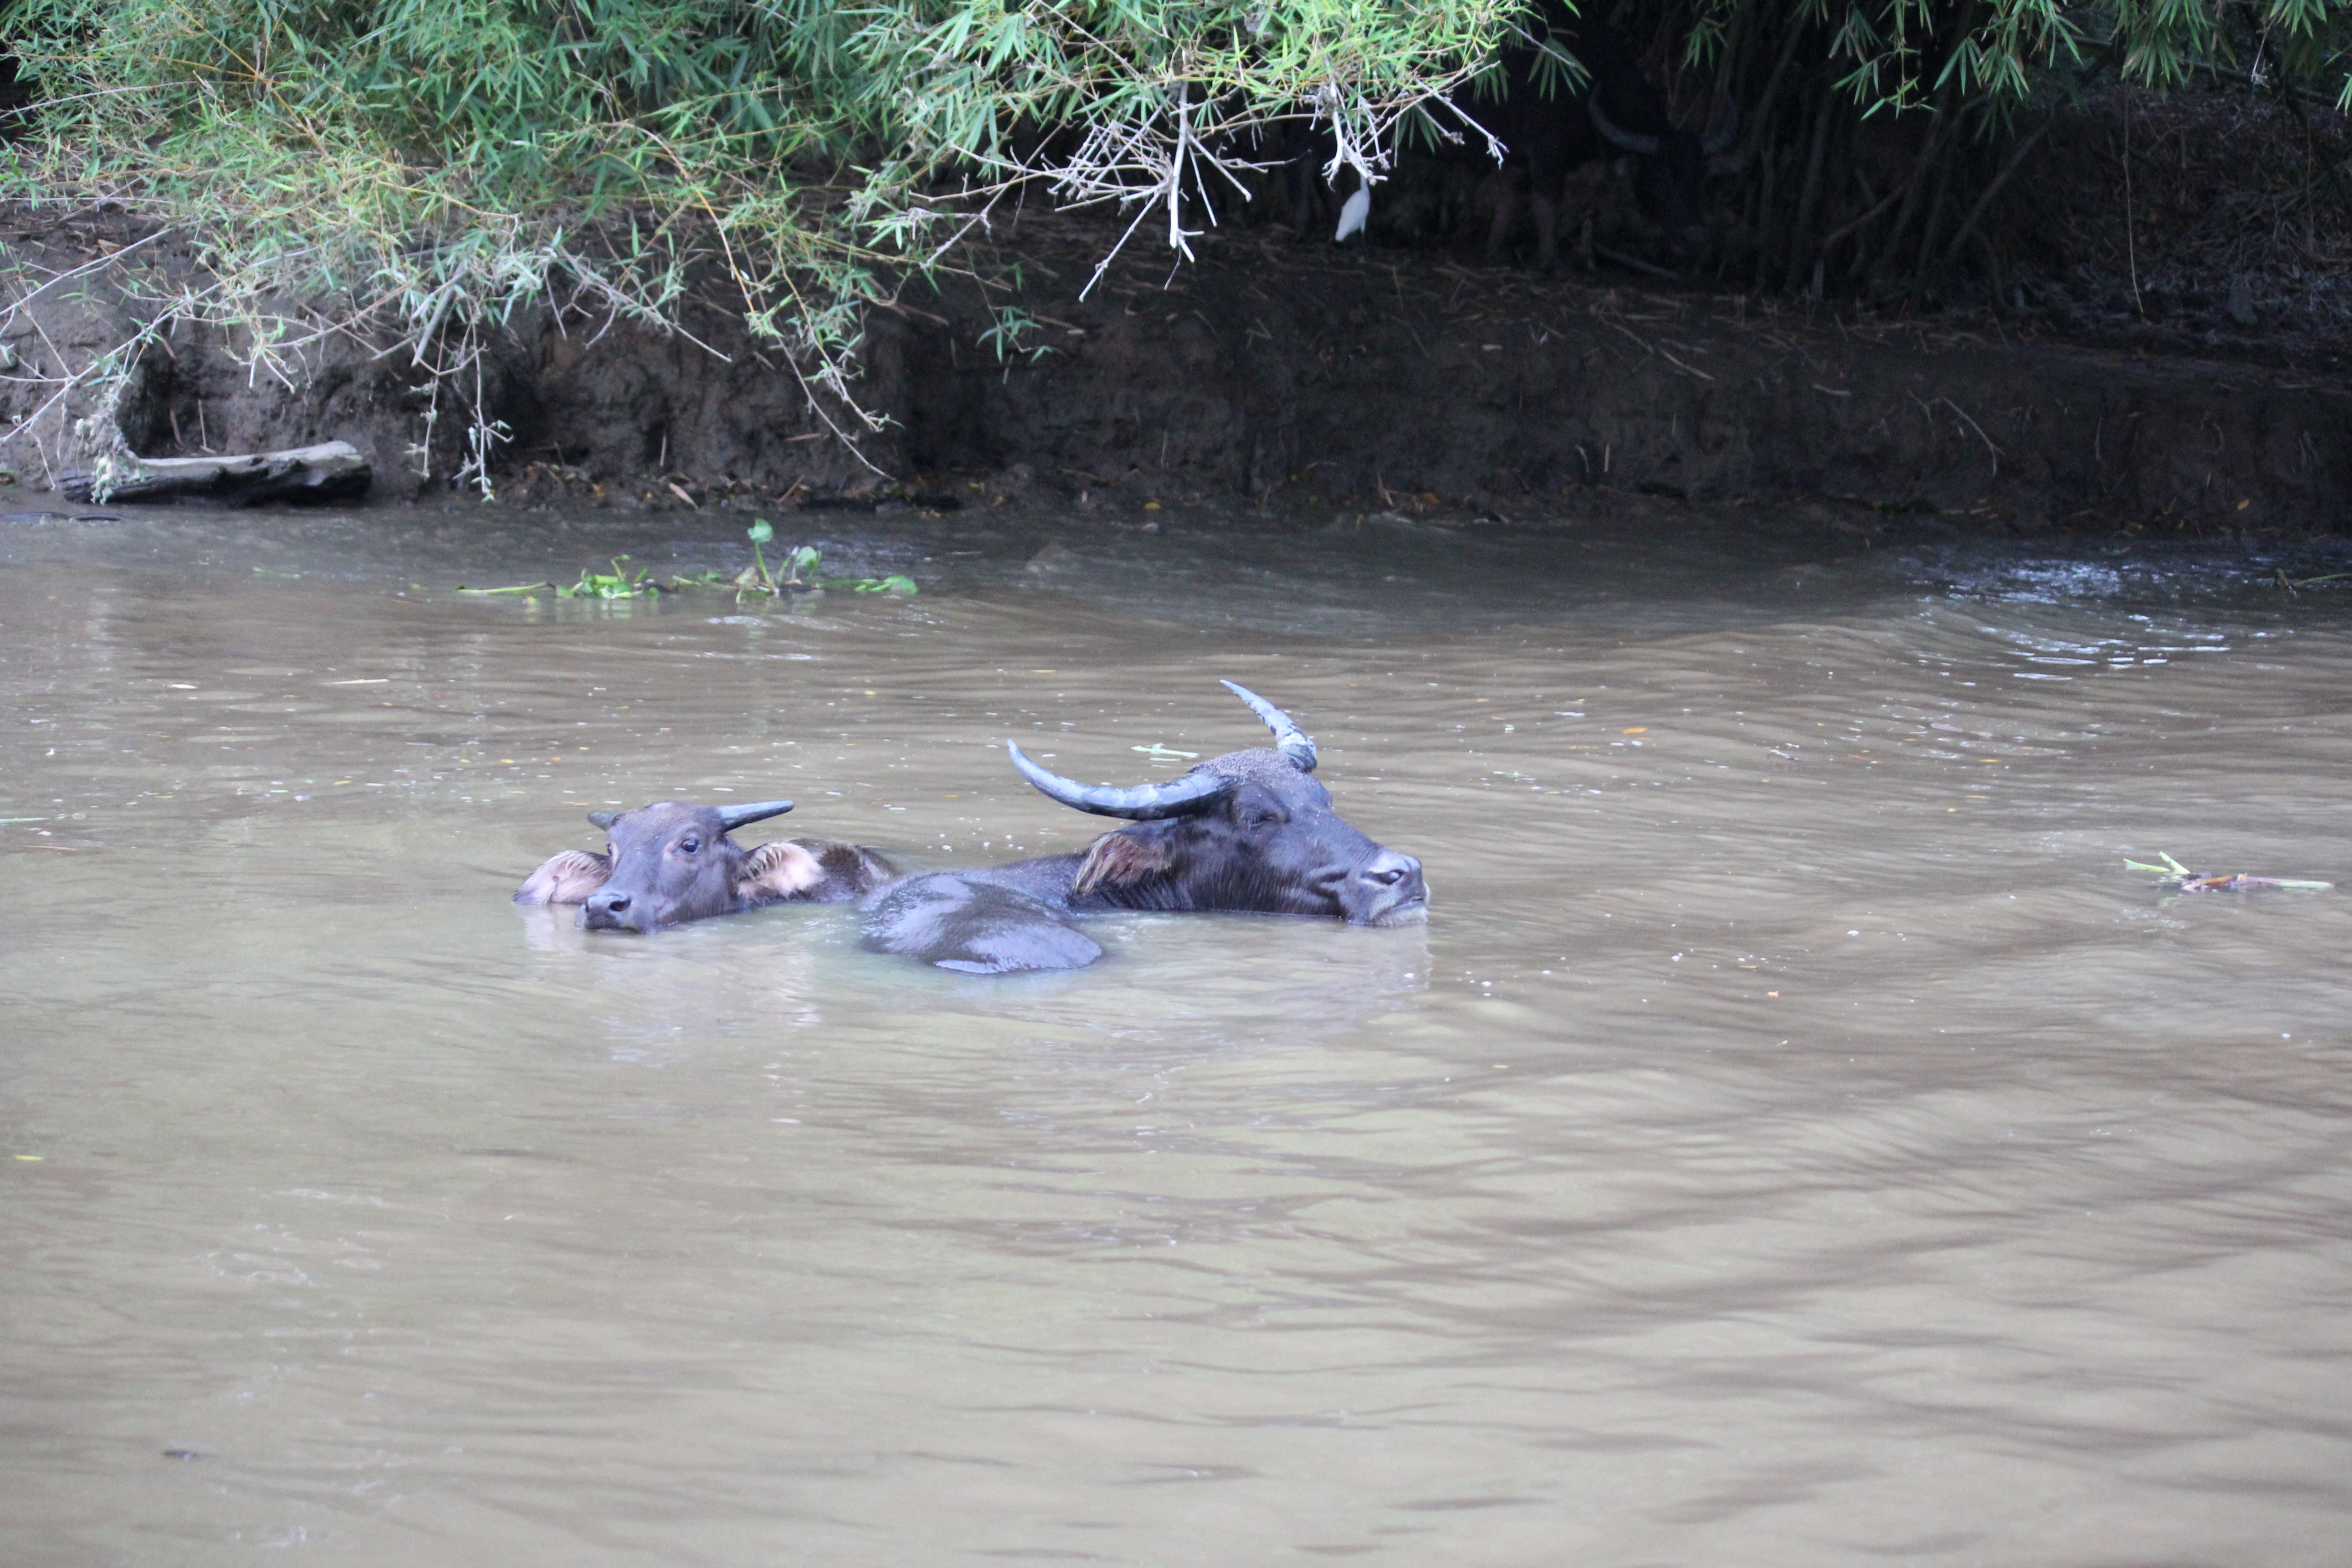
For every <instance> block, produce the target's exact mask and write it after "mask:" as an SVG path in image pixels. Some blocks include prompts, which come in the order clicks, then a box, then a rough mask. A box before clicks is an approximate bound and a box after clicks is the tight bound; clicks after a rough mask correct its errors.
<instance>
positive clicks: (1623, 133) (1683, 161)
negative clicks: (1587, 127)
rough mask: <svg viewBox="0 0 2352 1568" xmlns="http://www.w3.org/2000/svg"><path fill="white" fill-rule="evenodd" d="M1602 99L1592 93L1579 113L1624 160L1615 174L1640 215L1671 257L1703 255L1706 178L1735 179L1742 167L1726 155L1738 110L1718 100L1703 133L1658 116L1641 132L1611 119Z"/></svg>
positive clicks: (1708, 241)
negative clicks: (1656, 123) (1653, 126)
mask: <svg viewBox="0 0 2352 1568" xmlns="http://www.w3.org/2000/svg"><path fill="white" fill-rule="evenodd" d="M1602 97H1603V94H1602V93H1601V90H1600V89H1598V88H1596V89H1594V90H1593V91H1592V92H1591V94H1590V95H1588V96H1587V97H1586V99H1585V100H1584V111H1585V112H1586V113H1587V114H1588V115H1590V116H1591V119H1592V128H1593V129H1594V130H1595V131H1598V132H1600V133H1601V140H1603V141H1605V142H1608V143H1609V144H1610V145H1611V146H1612V147H1614V148H1616V149H1617V151H1618V152H1619V153H1623V154H1624V157H1623V158H1622V160H1621V161H1620V168H1621V170H1622V172H1623V173H1624V174H1627V175H1628V176H1629V177H1630V178H1631V179H1632V180H1633V199H1634V201H1635V202H1636V203H1637V204H1638V205H1640V207H1641V209H1642V215H1643V216H1644V217H1646V218H1648V219H1649V220H1650V221H1651V222H1652V223H1654V224H1656V225H1657V226H1659V227H1660V228H1662V229H1664V231H1665V235H1666V243H1667V245H1668V246H1669V247H1672V248H1673V249H1674V251H1675V253H1676V254H1677V255H1682V256H1696V255H1698V254H1700V253H1701V252H1704V251H1705V250H1706V248H1707V247H1709V246H1710V245H1712V244H1713V243H1714V240H1715V235H1714V231H1713V230H1712V229H1710V228H1709V227H1708V226H1707V222H1706V209H1705V201H1706V179H1707V176H1708V175H1709V174H1734V173H1737V172H1738V169H1739V167H1740V165H1741V163H1742V162H1743V160H1741V159H1740V157H1739V156H1738V154H1737V153H1734V152H1733V151H1732V150H1731V149H1732V144H1733V142H1735V141H1736V140H1737V139H1738V135H1739V110H1738V105H1736V104H1734V103H1733V102H1732V101H1731V100H1729V99H1727V98H1725V99H1720V100H1718V101H1717V115H1716V117H1715V122H1714V123H1713V124H1711V125H1709V126H1708V127H1707V128H1706V130H1705V131H1703V132H1692V131H1689V130H1687V129H1685V128H1684V127H1682V126H1678V125H1675V124H1674V123H1672V122H1671V121H1665V120H1664V116H1663V113H1661V114H1660V116H1659V120H1660V129H1659V130H1657V131H1654V132H1643V131H1635V130H1633V129H1631V128H1630V127H1627V126H1624V125H1621V124H1619V123H1618V122H1617V121H1614V120H1612V119H1611V118H1610V114H1609V110H1607V109H1606V108H1605V107H1603V106H1602V104H1601V98H1602ZM1660 107H1661V109H1662V108H1663V105H1661V106H1660ZM1628 165H1630V167H1629V166H1628Z"/></svg>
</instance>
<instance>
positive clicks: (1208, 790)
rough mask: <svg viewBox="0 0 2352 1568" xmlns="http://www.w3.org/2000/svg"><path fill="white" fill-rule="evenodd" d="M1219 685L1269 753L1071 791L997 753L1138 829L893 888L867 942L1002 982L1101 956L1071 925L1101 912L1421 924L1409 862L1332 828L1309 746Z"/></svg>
mask: <svg viewBox="0 0 2352 1568" xmlns="http://www.w3.org/2000/svg"><path fill="white" fill-rule="evenodd" d="M1223 684H1224V685H1225V686H1226V687H1227V688H1229V689H1231V690H1232V691H1233V692H1234V695H1235V696H1237V697H1239V698H1240V699H1241V700H1243V701H1244V702H1246V703H1248V704H1249V705H1250V707H1251V708H1252V709H1253V710H1255V712H1256V713H1257V715H1258V717H1259V718H1260V719H1262V720H1264V721H1265V724H1266V727H1267V728H1268V729H1270V730H1272V731H1274V734H1275V744H1274V745H1273V746H1272V747H1260V748H1257V749H1255V750H1251V751H1246V752H1229V753H1227V754H1226V755H1224V756H1222V757H1212V758H1210V759H1209V760H1208V761H1207V762H1204V763H1200V764H1199V765H1198V766H1196V767H1194V768H1193V769H1192V771H1191V772H1190V773H1185V774H1183V775H1182V776H1181V777H1180V778H1175V779H1171V780H1169V781H1168V782H1167V783H1165V784H1145V785H1141V786H1139V787H1138V788H1135V789H1113V788H1111V787H1110V786H1108V785H1107V784H1077V783H1074V782H1073V781H1071V780H1069V779H1066V778H1063V777H1060V776H1059V775H1057V774H1055V773H1048V772H1047V771H1046V770H1045V769H1044V768H1042V767H1039V766H1038V765H1037V764H1036V763H1034V762H1031V761H1030V760H1029V759H1028V758H1027V757H1025V756H1024V755H1023V754H1022V752H1021V748H1020V747H1019V746H1017V745H1013V744H1012V743H1011V742H1007V744H1006V748H1005V749H1006V750H1007V751H1008V752H1011V753H1012V757H1013V766H1014V767H1016V768H1018V769H1019V770H1020V771H1021V774H1022V776H1023V777H1024V778H1026V779H1027V780H1028V781H1029V782H1030V783H1031V784H1034V785H1035V786H1036V787H1037V788H1038V789H1039V790H1041V791H1043V792H1044V793H1045V794H1046V795H1051V796H1052V797H1053V798H1054V799H1055V800H1058V801H1060V802H1061V803H1062V804H1063V805H1072V806H1076V807H1077V809H1079V810H1080V811H1085V812H1091V813H1093V814H1094V815H1096V816H1116V817H1124V818H1127V819H1128V820H1129V821H1131V822H1133V823H1134V824H1135V826H1132V827H1122V828H1119V829H1118V831H1116V832H1113V833H1106V834H1104V835H1103V836H1102V837H1100V838H1097V839H1096V840H1095V841H1094V843H1093V844H1092V845H1091V846H1090V847H1087V849H1086V850H1084V851H1082V852H1080V853H1076V854H1070V855H1047V856H1044V857H1041V858H1037V859H1034V860H1016V861H1014V862H1013V863H1012V864H1011V865H1006V866H992V867H987V868H982V869H979V870H971V871H934V872H929V873H927V874H925V875H922V876H917V877H909V878H908V879H906V880H904V881H901V882H898V883H895V884H893V885H891V886H889V887H887V888H886V889H883V890H882V891H881V892H880V893H878V894H877V895H876V896H875V897H874V898H873V899H872V900H869V901H868V903H867V906H866V908H867V913H866V935H865V944H866V947H867V948H869V949H871V950H873V951H875V952H895V953H904V954H907V955H908V956H910V957H915V958H919V959H922V960H923V961H924V962H925V963H934V964H937V965H938V966H939V967H940V968H942V969H954V970H961V971H963V972H964V973H971V974H1001V973H1008V972H1010V971H1014V970H1024V969H1077V968H1081V967H1083V966H1085V965H1086V964H1088V963H1093V962H1094V961H1095V960H1096V959H1097V958H1099V957H1101V956H1102V948H1101V947H1100V946H1099V945H1097V943H1096V942H1095V941H1094V939H1093V938H1091V937H1089V936H1087V934H1086V933H1085V932H1084V931H1079V930H1078V929H1077V927H1076V924H1075V922H1074V921H1073V920H1072V917H1073V916H1075V915H1081V914H1088V913H1093V912H1097V911H1102V910H1244V911H1255V912H1258V913H1263V914H1284V915H1324V916H1336V917H1338V918H1339V919H1341V920H1345V921H1350V922H1351V923H1353V924H1356V925H1372V926H1394V925H1411V924H1413V923H1416V922H1418V921H1425V920H1427V919H1428V918H1429V888H1428V884H1427V883H1425V882H1424V881H1423V879H1422V875H1421V862H1420V861H1418V860H1416V859H1414V858H1412V856H1410V855H1400V854H1398V853H1397V852H1396V851H1395V850H1393V849H1386V848H1382V847H1381V846H1380V845H1378V844H1375V843H1373V842H1372V841H1371V840H1370V838H1367V837H1364V836H1363V835H1362V834H1361V833H1360V832H1358V831H1357V830H1356V829H1355V828H1353V827H1350V826H1349V825H1348V824H1347V823H1345V822H1343V821H1341V820H1340V818H1339V814H1338V813H1337V812H1335V811H1333V810H1332V809H1331V792H1330V791H1328V790H1327V789H1325V788H1324V787H1323V786H1322V784H1319V783H1318V782H1317V781H1316V779H1315V778H1314V776H1313V774H1314V771H1315V742H1313V741H1311V740H1309V739H1308V738H1307V734H1306V732H1305V731H1302V730H1300V729H1299V728H1298V726H1297V725H1296V724H1294V723H1292V722H1291V721H1290V718H1289V716H1288V715H1287V714H1286V713H1284V712H1283V711H1282V710H1280V709H1278V708H1276V707H1275V706H1274V704H1272V703H1270V702H1268V701H1266V700H1265V699H1264V698H1262V697H1259V696H1257V695H1256V694H1255V693H1254V692H1251V691H1248V690H1245V689H1243V688H1241V687H1239V686H1235V685H1234V683H1233V682H1232V681H1230V680H1228V681H1226V682H1224V683H1223Z"/></svg>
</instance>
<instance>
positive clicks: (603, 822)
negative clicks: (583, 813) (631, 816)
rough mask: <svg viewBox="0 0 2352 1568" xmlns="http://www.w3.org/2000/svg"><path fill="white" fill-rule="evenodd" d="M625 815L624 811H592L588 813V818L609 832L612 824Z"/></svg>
mask: <svg viewBox="0 0 2352 1568" xmlns="http://www.w3.org/2000/svg"><path fill="white" fill-rule="evenodd" d="M627 815H628V813H626V812H625V811H592V812H590V813H589V814H588V820H589V821H591V822H593V823H594V824H595V825H596V826H599V827H601V828H603V829H604V831H606V832H607V833H609V832H611V831H612V830H613V824H614V823H616V822H618V821H620V820H621V818H622V817H624V816H627Z"/></svg>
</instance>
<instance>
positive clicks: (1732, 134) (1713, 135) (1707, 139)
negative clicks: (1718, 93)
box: [1698, 93, 1739, 158]
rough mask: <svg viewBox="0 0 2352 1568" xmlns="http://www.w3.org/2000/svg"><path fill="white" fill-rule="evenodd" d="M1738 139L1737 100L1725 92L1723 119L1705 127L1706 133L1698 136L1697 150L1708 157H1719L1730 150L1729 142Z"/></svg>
mask: <svg viewBox="0 0 2352 1568" xmlns="http://www.w3.org/2000/svg"><path fill="white" fill-rule="evenodd" d="M1738 140H1739V100H1738V99H1736V98H1733V97H1732V96H1731V95H1730V94H1728V93H1726V94H1725V95H1724V99H1723V121H1722V122H1721V123H1720V124H1717V125H1710V126H1708V127H1707V128H1706V135H1705V136H1702V137H1701V138H1699V143H1698V150H1699V151H1700V152H1702V153H1706V155H1707V156H1708V157H1710V158H1720V157H1722V156H1723V155H1724V154H1725V153H1728V152H1730V151H1731V144H1732V143H1733V142H1737V141H1738Z"/></svg>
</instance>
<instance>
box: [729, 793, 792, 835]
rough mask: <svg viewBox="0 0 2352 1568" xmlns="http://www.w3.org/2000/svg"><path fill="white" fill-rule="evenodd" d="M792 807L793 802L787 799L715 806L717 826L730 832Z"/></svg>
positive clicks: (764, 819) (782, 813)
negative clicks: (717, 817) (717, 819)
mask: <svg viewBox="0 0 2352 1568" xmlns="http://www.w3.org/2000/svg"><path fill="white" fill-rule="evenodd" d="M792 808H793V803H792V802H791V801H788V800H760V801H753V802H751V804H750V805H722V806H719V807H718V808H717V809H718V812H719V828H720V829H721V830H722V831H724V832H728V833H732V832H734V831H735V830H736V829H737V828H739V827H741V826H745V825H746V824H747V823H753V822H765V821H766V820H767V819H768V818H770V817H772V816H783V815H784V813H786V812H788V811H790V810H792Z"/></svg>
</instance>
